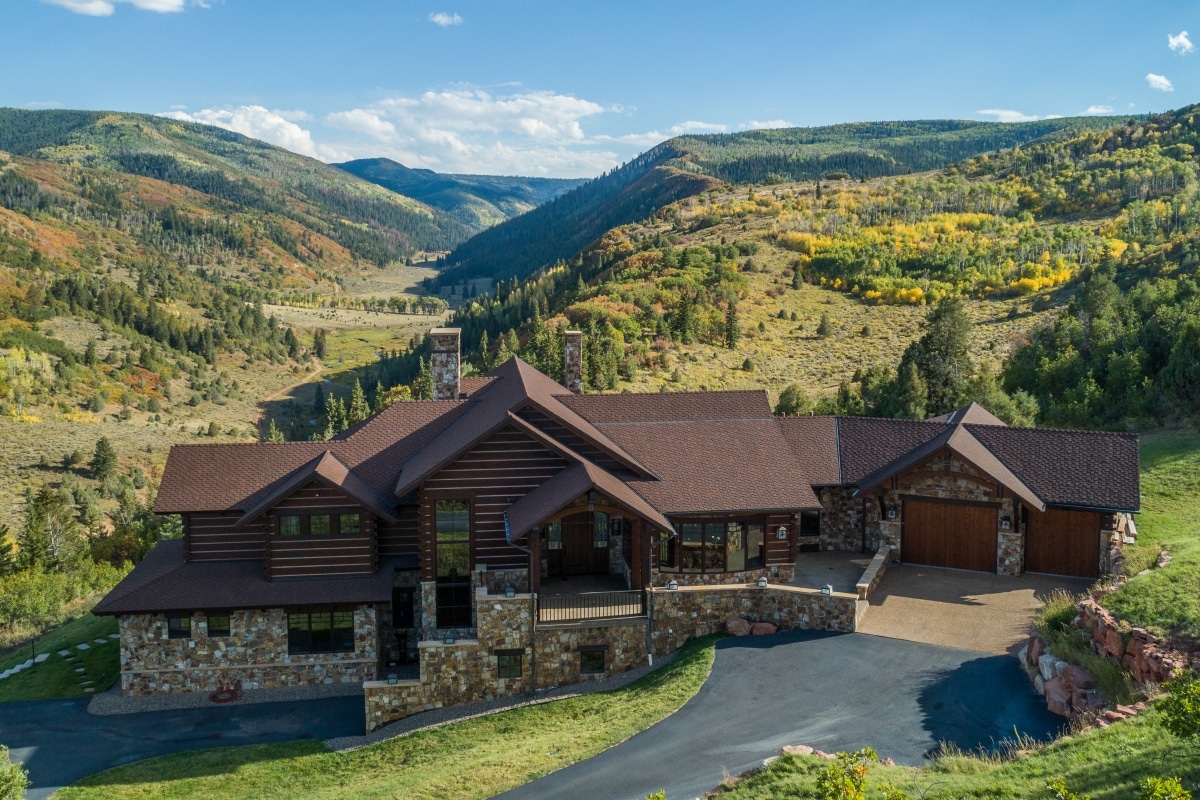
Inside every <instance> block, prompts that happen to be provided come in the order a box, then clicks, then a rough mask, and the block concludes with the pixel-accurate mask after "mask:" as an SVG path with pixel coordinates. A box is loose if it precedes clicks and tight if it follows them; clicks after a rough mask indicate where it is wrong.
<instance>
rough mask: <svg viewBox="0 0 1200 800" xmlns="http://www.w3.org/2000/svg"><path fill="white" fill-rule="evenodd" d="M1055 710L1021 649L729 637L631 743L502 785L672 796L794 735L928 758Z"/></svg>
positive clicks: (510, 796) (1044, 719) (610, 797)
mask: <svg viewBox="0 0 1200 800" xmlns="http://www.w3.org/2000/svg"><path fill="white" fill-rule="evenodd" d="M1062 722H1063V720H1062V719H1061V718H1060V717H1056V716H1054V715H1052V714H1050V712H1048V711H1047V710H1046V704H1045V701H1043V700H1042V699H1041V698H1040V697H1038V695H1036V694H1035V693H1034V691H1033V688H1032V687H1031V686H1030V684H1029V680H1028V679H1027V678H1026V677H1025V675H1024V673H1023V672H1022V671H1021V669H1020V667H1019V666H1018V665H1017V662H1016V659H1014V658H1012V657H1010V656H1001V655H989V654H983V653H978V652H972V651H969V650H955V649H950V648H946V647H937V646H934V645H928V644H920V643H916V642H908V641H903V640H899V639H888V638H883V637H878V636H861V635H858V634H829V633H819V632H811V631H794V632H788V633H781V634H777V635H774V636H761V637H743V638H737V639H724V640H722V641H721V642H719V643H718V645H717V658H716V662H715V663H714V664H713V671H712V675H711V677H710V678H709V679H708V681H707V682H706V683H705V684H704V686H703V687H702V688H701V689H700V691H699V692H698V693H697V694H696V696H695V697H693V698H692V699H691V700H690V701H688V703H687V704H686V705H684V707H683V708H681V709H680V710H679V711H678V712H677V713H675V714H674V715H672V716H670V717H668V718H667V719H665V720H663V721H662V722H660V723H659V724H658V725H655V726H654V727H652V728H650V729H648V730H646V731H643V732H642V733H640V734H638V735H637V736H634V737H633V738H631V739H629V740H628V741H626V742H624V743H623V744H620V745H617V746H616V747H614V748H612V749H610V750H607V751H605V752H603V753H601V754H600V755H598V756H596V757H594V758H591V759H588V760H587V761H583V762H580V763H579V764H576V765H574V766H571V767H567V768H565V769H562V770H560V771H558V772H555V773H553V774H551V775H547V776H546V777H544V778H541V779H540V780H536V781H533V782H532V783H529V784H526V785H525V786H522V787H519V788H517V789H514V790H512V791H509V792H506V793H505V794H502V795H500V796H499V797H500V798H503V799H504V800H551V799H552V798H563V797H579V798H587V799H588V800H642V798H644V797H645V796H646V795H647V794H649V793H651V792H655V791H658V790H659V789H665V790H666V793H667V797H668V798H669V800H683V799H684V798H694V797H699V796H700V795H702V794H703V793H704V792H705V791H706V790H708V789H711V788H712V787H713V786H715V785H716V784H718V783H719V782H720V781H721V779H722V777H723V774H724V773H725V772H728V773H730V774H737V773H739V772H742V771H743V770H746V769H748V768H750V767H752V766H754V765H756V764H758V763H760V762H761V761H762V759H764V758H766V757H768V756H773V755H777V754H778V753H779V748H780V747H782V746H783V745H785V744H808V745H812V746H813V747H816V748H818V749H821V750H826V751H830V752H832V751H836V750H854V749H858V748H860V747H866V746H868V745H869V746H871V747H874V748H875V750H876V751H877V752H878V753H879V755H880V757H881V758H892V759H895V760H896V761H897V762H898V763H902V764H912V765H918V764H920V763H922V761H923V760H924V758H925V756H926V755H927V754H928V753H929V752H930V751H932V750H934V749H935V748H936V747H937V745H938V743H939V742H942V741H950V742H954V743H955V744H957V745H958V746H959V747H961V748H963V749H974V748H978V747H985V748H991V747H993V746H995V745H996V743H998V742H1000V741H1002V740H1004V739H1006V738H1011V737H1012V735H1013V730H1014V728H1015V729H1016V730H1019V731H1020V732H1021V733H1022V734H1028V735H1031V736H1034V737H1037V738H1039V739H1047V738H1050V737H1052V736H1054V735H1056V734H1057V733H1058V732H1059V729H1060V726H1061V725H1062Z"/></svg>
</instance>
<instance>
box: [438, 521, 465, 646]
mask: <svg viewBox="0 0 1200 800" xmlns="http://www.w3.org/2000/svg"><path fill="white" fill-rule="evenodd" d="M434 516H435V520H434V538H435V541H434V548H435V552H434V563H435V567H436V569H437V582H438V586H437V626H438V627H439V628H467V627H470V625H471V577H470V573H471V506H470V503H468V502H467V501H466V500H439V501H438V502H437V506H436V508H435V515H434Z"/></svg>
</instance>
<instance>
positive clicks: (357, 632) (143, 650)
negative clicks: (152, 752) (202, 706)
mask: <svg viewBox="0 0 1200 800" xmlns="http://www.w3.org/2000/svg"><path fill="white" fill-rule="evenodd" d="M120 633H121V691H122V692H123V693H125V694H126V695H146V694H173V693H178V692H211V691H215V690H217V689H225V688H241V689H269V688H276V687H280V686H303V685H313V684H320V683H335V682H340V683H357V682H359V681H367V680H372V679H374V678H375V675H376V671H377V667H378V653H377V649H376V648H377V641H378V636H377V633H376V616H375V608H374V607H373V606H365V605H364V606H359V607H358V608H357V609H355V611H354V652H352V653H312V654H307V655H295V656H291V655H288V640H287V612H286V611H285V610H284V609H282V608H271V609H266V610H251V611H233V612H230V614H229V636H213V637H210V636H209V635H208V620H207V618H206V617H205V615H204V614H202V613H196V614H193V615H192V636H191V637H189V638H187V639H171V638H168V635H167V618H166V616H165V615H161V614H134V615H129V616H123V617H121V618H120Z"/></svg>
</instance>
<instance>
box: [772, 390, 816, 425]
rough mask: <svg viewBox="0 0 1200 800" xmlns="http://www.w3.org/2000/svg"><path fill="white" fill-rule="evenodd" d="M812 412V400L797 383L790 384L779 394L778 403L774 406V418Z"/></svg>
mask: <svg viewBox="0 0 1200 800" xmlns="http://www.w3.org/2000/svg"><path fill="white" fill-rule="evenodd" d="M812 410H813V401H812V398H811V397H809V396H808V394H807V393H806V392H805V391H804V387H802V386H801V385H800V384H798V383H792V384H789V385H788V386H787V388H785V389H784V390H783V391H782V392H780V394H779V402H778V403H776V404H775V414H776V416H781V417H784V416H795V415H797V414H807V413H809V412H810V411H812Z"/></svg>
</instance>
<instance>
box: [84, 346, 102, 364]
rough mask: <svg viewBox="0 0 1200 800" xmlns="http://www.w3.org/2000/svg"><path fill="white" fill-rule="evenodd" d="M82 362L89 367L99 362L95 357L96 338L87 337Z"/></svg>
mask: <svg viewBox="0 0 1200 800" xmlns="http://www.w3.org/2000/svg"><path fill="white" fill-rule="evenodd" d="M83 363H84V364H86V365H87V366H89V367H94V366H96V364H98V363H99V359H98V358H97V357H96V340H95V339H88V343H87V349H86V350H84V351H83Z"/></svg>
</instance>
